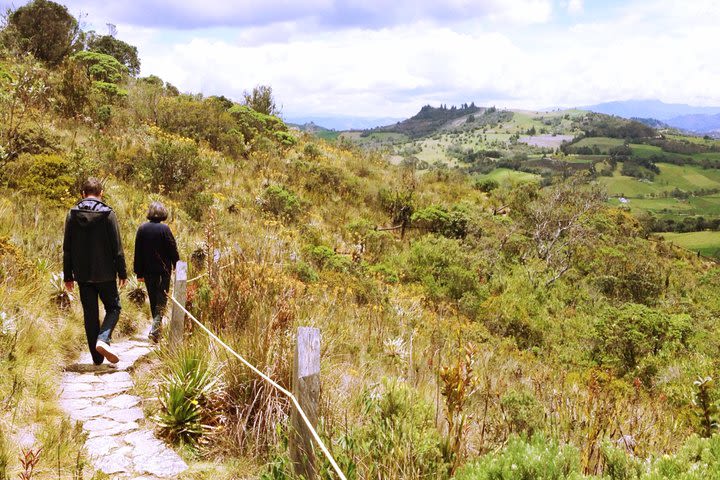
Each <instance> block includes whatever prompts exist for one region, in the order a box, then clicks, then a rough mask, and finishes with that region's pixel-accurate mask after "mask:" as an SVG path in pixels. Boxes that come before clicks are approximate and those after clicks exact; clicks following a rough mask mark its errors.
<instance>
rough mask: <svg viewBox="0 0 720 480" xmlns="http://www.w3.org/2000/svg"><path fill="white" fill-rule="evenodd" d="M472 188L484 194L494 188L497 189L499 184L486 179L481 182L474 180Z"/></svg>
mask: <svg viewBox="0 0 720 480" xmlns="http://www.w3.org/2000/svg"><path fill="white" fill-rule="evenodd" d="M473 186H474V187H475V189H476V190H480V191H481V192H484V193H490V192H492V191H493V190H495V189H496V188H498V187H499V186H500V184H499V183H498V182H497V181H496V180H492V179H489V178H486V179H482V180H476V181H475V183H474V185H473Z"/></svg>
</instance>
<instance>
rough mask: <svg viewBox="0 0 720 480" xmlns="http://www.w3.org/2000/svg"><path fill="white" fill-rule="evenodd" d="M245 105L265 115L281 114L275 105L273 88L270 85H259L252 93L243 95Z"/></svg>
mask: <svg viewBox="0 0 720 480" xmlns="http://www.w3.org/2000/svg"><path fill="white" fill-rule="evenodd" d="M243 103H244V104H245V105H247V106H248V107H250V108H252V109H253V110H255V111H256V112H260V113H264V114H265V115H277V114H279V113H280V110H279V109H278V108H277V106H276V105H275V99H274V98H273V95H272V87H270V86H268V85H258V86H257V87H255V88H253V89H252V92H250V93H248V92H245V93H243Z"/></svg>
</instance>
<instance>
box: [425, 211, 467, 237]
mask: <svg viewBox="0 0 720 480" xmlns="http://www.w3.org/2000/svg"><path fill="white" fill-rule="evenodd" d="M411 221H412V223H413V226H415V227H416V228H420V229H421V230H425V231H427V232H431V233H437V234H440V235H442V236H444V237H448V238H465V236H466V235H467V229H468V222H469V217H468V212H467V209H466V208H464V207H463V206H460V205H455V206H453V207H452V208H451V209H449V210H448V209H447V208H445V207H442V206H439V205H431V206H429V207H427V208H423V209H421V210H417V211H416V212H415V213H413V214H412V217H411Z"/></svg>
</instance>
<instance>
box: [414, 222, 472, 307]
mask: <svg viewBox="0 0 720 480" xmlns="http://www.w3.org/2000/svg"><path fill="white" fill-rule="evenodd" d="M476 269H477V261H476V259H475V258H474V257H473V255H471V254H470V252H468V251H467V250H466V249H465V248H464V247H463V246H462V245H461V244H460V242H459V241H457V240H454V239H449V238H445V237H439V236H436V235H428V236H425V237H423V238H421V239H420V240H418V241H417V242H415V243H414V244H413V246H412V248H411V249H410V252H409V255H408V257H407V260H406V262H405V273H406V276H407V278H408V279H409V280H411V281H416V282H419V283H421V284H422V285H423V286H424V287H425V289H426V291H427V292H428V294H429V295H430V296H431V297H432V298H433V299H435V300H440V299H445V300H448V299H450V300H460V299H461V298H462V297H463V296H464V295H465V294H468V293H471V292H474V291H476V290H477V288H478V278H477V274H476Z"/></svg>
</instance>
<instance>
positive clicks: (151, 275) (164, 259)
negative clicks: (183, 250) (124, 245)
mask: <svg viewBox="0 0 720 480" xmlns="http://www.w3.org/2000/svg"><path fill="white" fill-rule="evenodd" d="M167 217H168V211H167V209H166V208H165V206H164V205H163V204H162V203H160V202H152V203H151V204H150V208H149V209H148V214H147V219H148V220H149V221H148V222H146V223H144V224H142V225H140V228H138V231H137V235H136V236H135V262H134V269H135V275H137V277H138V281H140V282H143V281H144V282H145V286H146V287H147V292H148V297H149V299H150V313H151V314H152V318H153V321H152V327H151V328H150V335H149V338H150V340H152V341H153V342H156V343H157V341H158V340H159V338H160V329H161V327H162V317H163V314H164V313H165V307H166V306H167V300H168V297H167V296H168V291H169V290H170V275H171V274H172V271H173V269H174V268H175V264H176V263H177V261H178V260H180V255H179V254H178V251H177V244H176V243H175V237H174V236H173V234H172V231H171V230H170V227H168V226H167V225H165V224H164V223H162V222H163V221H164V220H167Z"/></svg>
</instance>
